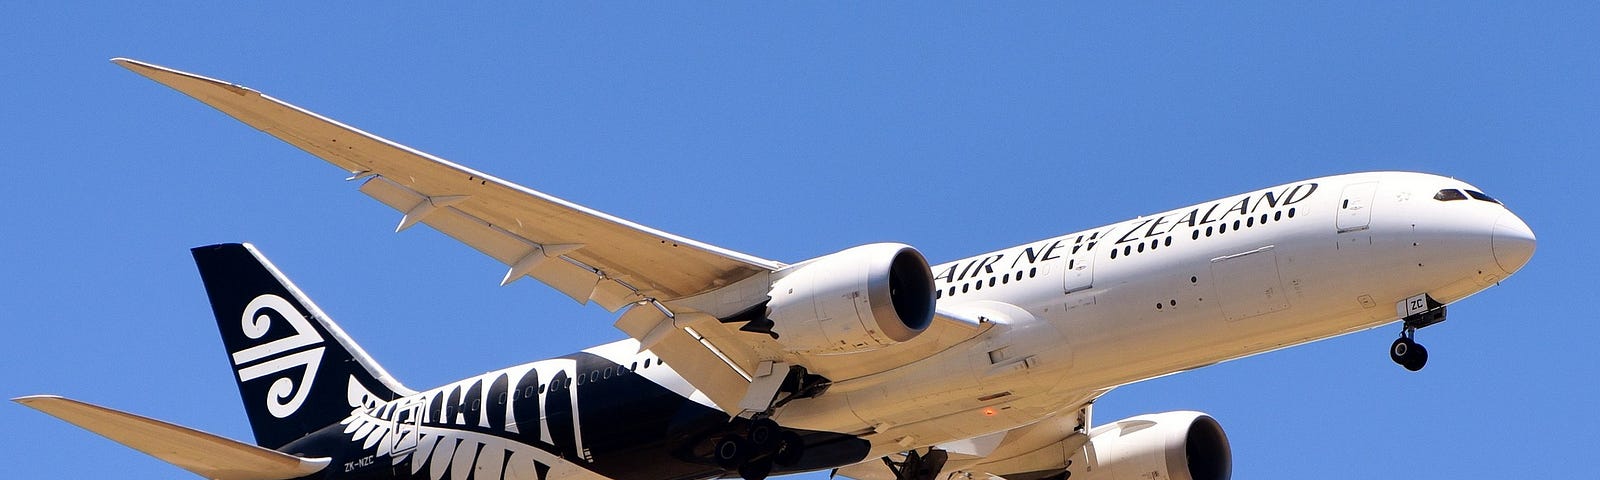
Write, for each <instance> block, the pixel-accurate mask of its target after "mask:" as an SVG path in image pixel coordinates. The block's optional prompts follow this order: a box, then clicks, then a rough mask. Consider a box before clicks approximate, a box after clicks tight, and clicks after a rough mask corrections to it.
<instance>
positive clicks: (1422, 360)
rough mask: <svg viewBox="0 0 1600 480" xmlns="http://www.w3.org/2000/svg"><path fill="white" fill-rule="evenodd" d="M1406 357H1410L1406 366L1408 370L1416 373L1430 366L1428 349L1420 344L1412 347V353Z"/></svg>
mask: <svg viewBox="0 0 1600 480" xmlns="http://www.w3.org/2000/svg"><path fill="white" fill-rule="evenodd" d="M1406 356H1407V357H1410V358H1407V359H1406V363H1405V364H1404V366H1405V367H1406V370H1410V371H1413V372H1415V371H1417V370H1422V367H1423V366H1424V365H1427V364H1428V349H1427V348H1424V347H1423V346H1422V345H1420V344H1417V345H1412V347H1411V353H1410V354H1409V355H1406Z"/></svg>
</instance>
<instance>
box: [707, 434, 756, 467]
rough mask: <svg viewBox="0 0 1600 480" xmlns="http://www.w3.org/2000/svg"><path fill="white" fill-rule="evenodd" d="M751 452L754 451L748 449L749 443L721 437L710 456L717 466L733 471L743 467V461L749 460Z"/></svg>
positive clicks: (740, 439)
mask: <svg viewBox="0 0 1600 480" xmlns="http://www.w3.org/2000/svg"><path fill="white" fill-rule="evenodd" d="M752 450H754V449H753V448H750V442H749V441H746V440H745V439H743V438H739V437H723V439H722V440H718V441H717V445H716V447H715V450H713V451H712V456H713V457H715V458H716V460H717V466H719V467H722V468H725V469H728V470H733V469H735V468H740V467H741V466H742V465H744V463H745V460H748V459H750V452H751V451H752ZM763 477H765V475H763Z"/></svg>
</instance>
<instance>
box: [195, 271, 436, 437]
mask: <svg viewBox="0 0 1600 480" xmlns="http://www.w3.org/2000/svg"><path fill="white" fill-rule="evenodd" d="M192 252H193V253H194V261H195V264H196V265H198V266H199V267H200V278H201V280H203V281H204V282H205V285H206V295H207V296H209V297H211V308H212V310H213V311H214V312H215V313H216V316H217V326H218V327H219V328H221V330H222V344H223V346H224V347H226V348H227V349H228V360H229V362H231V364H232V365H233V371H234V375H235V380H237V381H238V382H239V395H240V396H242V397H243V398H244V409H245V413H247V414H249V416H250V428H251V429H252V430H254V431H255V435H256V444H257V445H260V446H263V447H266V448H272V449H277V448H281V447H283V446H284V445H287V444H288V443H289V442H293V441H295V440H298V439H300V438H301V437H304V436H306V435H308V434H310V433H312V432H315V431H317V430H319V429H321V428H323V427H327V426H329V425H332V424H334V423H337V422H339V421H340V420H343V419H344V418H345V417H347V416H349V415H350V413H351V411H352V410H354V409H355V408H356V406H358V405H365V404H367V403H368V402H371V401H373V400H384V401H387V400H393V399H396V398H399V397H400V396H403V395H409V394H410V393H412V392H411V390H409V389H407V388H405V386H402V385H400V382H398V381H395V379H394V377H391V376H389V373H388V372H385V371H384V370H383V367H380V366H378V363H377V362H374V361H373V360H372V358H371V357H369V356H367V353H366V352H365V351H362V350H361V347H360V346H358V345H356V343H355V342H354V341H352V340H350V337H349V336H348V335H346V334H345V333H344V331H343V330H341V329H339V326H338V325H335V324H334V323H333V321H332V320H331V319H329V318H328V316H327V314H324V313H322V310H321V309H318V308H317V306H316V304H313V303H311V300H310V299H308V298H306V296H305V294H303V293H301V292H300V289H299V288H295V286H294V284H293V283H291V282H289V279H288V278H286V277H284V276H283V273H282V272H279V271H278V269H277V267H274V266H273V265H272V262H269V261H267V259H266V257H263V256H262V255H261V252H258V251H256V249H255V247H253V246H250V245H249V244H238V243H228V244H221V245H209V246H204V247H196V248H194V249H193V250H192Z"/></svg>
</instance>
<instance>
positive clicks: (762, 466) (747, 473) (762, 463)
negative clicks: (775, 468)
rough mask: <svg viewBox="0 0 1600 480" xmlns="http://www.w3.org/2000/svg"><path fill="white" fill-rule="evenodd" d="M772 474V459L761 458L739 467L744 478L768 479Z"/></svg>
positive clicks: (749, 479)
mask: <svg viewBox="0 0 1600 480" xmlns="http://www.w3.org/2000/svg"><path fill="white" fill-rule="evenodd" d="M771 474H772V459H766V458H764V459H761V460H756V461H753V462H750V463H746V464H744V465H742V466H740V467H739V477H740V478H743V479H744V480H766V478H767V475H771Z"/></svg>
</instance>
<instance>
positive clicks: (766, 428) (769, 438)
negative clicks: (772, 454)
mask: <svg viewBox="0 0 1600 480" xmlns="http://www.w3.org/2000/svg"><path fill="white" fill-rule="evenodd" d="M782 431H783V429H781V428H779V427H778V422H774V421H772V420H770V419H765V418H763V419H760V420H756V421H755V422H753V423H751V424H750V444H751V445H754V446H755V447H756V450H763V451H764V450H766V449H767V447H771V446H772V442H773V440H775V439H777V437H778V433H779V432H782Z"/></svg>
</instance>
